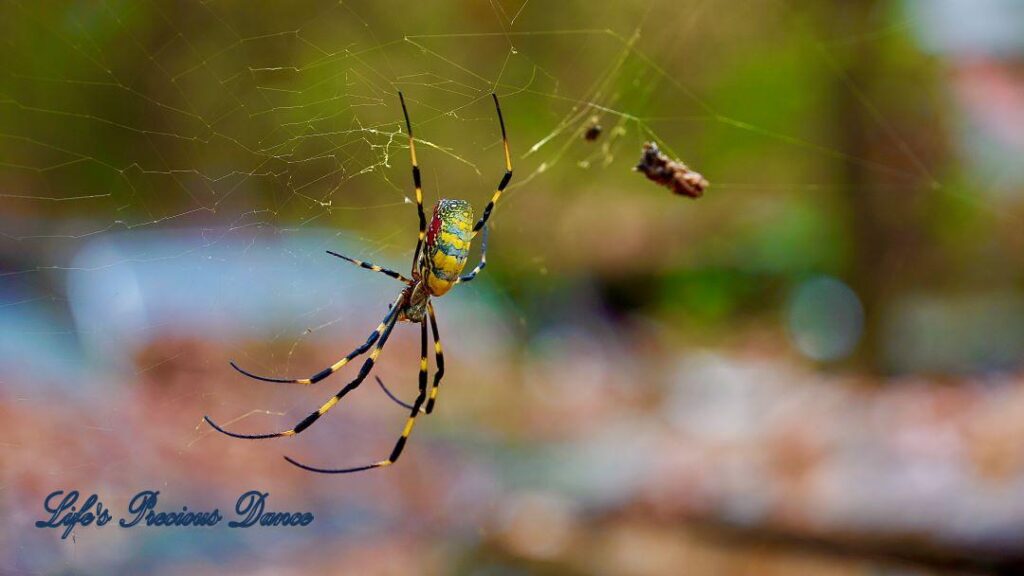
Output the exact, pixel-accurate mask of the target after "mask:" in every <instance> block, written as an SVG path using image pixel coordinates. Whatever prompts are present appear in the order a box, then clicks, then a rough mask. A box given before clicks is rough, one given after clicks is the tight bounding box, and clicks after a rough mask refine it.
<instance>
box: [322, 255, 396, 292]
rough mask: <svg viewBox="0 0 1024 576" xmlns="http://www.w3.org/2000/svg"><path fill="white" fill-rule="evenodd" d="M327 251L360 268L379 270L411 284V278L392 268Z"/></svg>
mask: <svg viewBox="0 0 1024 576" xmlns="http://www.w3.org/2000/svg"><path fill="white" fill-rule="evenodd" d="M327 253H328V254H330V255H331V256H337V257H338V258H341V259H342V260H346V261H348V262H351V263H353V264H355V265H356V266H359V267H360V268H366V269H367V270H373V271H374V272H380V273H381V274H384V275H385V276H390V277H392V278H394V279H395V280H398V281H399V282H403V283H405V284H412V280H409V279H408V278H406V277H405V276H402V275H401V274H399V273H398V272H395V271H394V270H389V269H387V268H384V267H381V266H377V265H376V264H371V263H370V262H363V261H362V260H356V259H355V258H349V257H348V256H345V255H344V254H338V253H337V252H331V251H330V250H328V251H327Z"/></svg>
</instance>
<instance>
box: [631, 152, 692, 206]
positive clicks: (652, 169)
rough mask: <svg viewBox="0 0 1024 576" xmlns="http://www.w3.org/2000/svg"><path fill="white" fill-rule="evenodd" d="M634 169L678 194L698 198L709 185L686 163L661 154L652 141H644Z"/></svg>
mask: <svg viewBox="0 0 1024 576" xmlns="http://www.w3.org/2000/svg"><path fill="white" fill-rule="evenodd" d="M635 170H636V171H637V172H642V173H643V175H644V176H646V177H647V179H648V180H650V181H652V182H657V183H658V184H661V185H662V186H664V187H666V188H668V189H669V190H671V191H672V192H674V193H676V194H678V195H680V196H688V197H690V198H700V197H701V196H703V195H704V190H706V189H707V187H708V185H709V182H708V181H707V180H706V179H705V178H704V177H703V176H701V175H700V174H699V173H698V172H694V171H693V170H691V169H690V168H688V167H687V166H686V164H683V163H682V162H680V161H679V160H672V159H670V158H669V157H668V156H665V155H664V154H662V152H661V150H659V149H658V145H657V144H655V143H654V142H645V143H644V149H643V156H641V157H640V163H639V164H637V165H636V168H635Z"/></svg>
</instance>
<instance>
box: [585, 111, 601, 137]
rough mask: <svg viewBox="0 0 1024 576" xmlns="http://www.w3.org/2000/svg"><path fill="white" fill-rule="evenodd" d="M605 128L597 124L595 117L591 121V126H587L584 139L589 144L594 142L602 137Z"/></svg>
mask: <svg viewBox="0 0 1024 576" xmlns="http://www.w3.org/2000/svg"><path fill="white" fill-rule="evenodd" d="M603 130H604V128H602V127H601V125H600V124H598V122H597V116H593V117H592V118H591V119H590V125H589V126H587V130H586V132H584V133H583V139H584V140H586V141H587V142H593V141H594V140H597V139H598V138H600V137H601V132H602V131H603Z"/></svg>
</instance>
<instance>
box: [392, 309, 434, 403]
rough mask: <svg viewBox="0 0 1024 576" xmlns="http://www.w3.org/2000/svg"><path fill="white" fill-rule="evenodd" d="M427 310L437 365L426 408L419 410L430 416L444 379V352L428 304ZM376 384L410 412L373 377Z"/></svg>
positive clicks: (432, 310)
mask: <svg viewBox="0 0 1024 576" xmlns="http://www.w3.org/2000/svg"><path fill="white" fill-rule="evenodd" d="M427 306H428V310H430V329H431V330H432V331H433V334H434V363H435V364H436V365H437V371H436V372H435V373H434V383H433V384H432V385H431V387H430V395H429V396H428V398H427V406H426V408H420V412H423V413H425V414H430V413H431V412H433V410H434V401H435V400H436V399H437V390H438V386H439V385H440V384H441V379H442V378H444V350H443V349H442V348H441V335H440V334H438V331H437V318H436V317H435V316H434V305H433V303H428V304H427ZM375 378H376V379H377V384H378V385H379V386H380V389H381V390H383V391H384V393H385V394H387V396H388V398H390V399H391V400H392V401H393V402H394V403H395V404H398V405H399V406H401V407H403V408H405V409H406V410H412V404H409V403H408V402H405V401H404V400H402V399H401V398H399V397H398V396H395V395H394V393H392V392H391V390H389V389H388V387H387V386H385V385H384V381H383V380H381V379H380V377H379V376H376V377H375Z"/></svg>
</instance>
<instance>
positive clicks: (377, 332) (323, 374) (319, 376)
mask: <svg viewBox="0 0 1024 576" xmlns="http://www.w3.org/2000/svg"><path fill="white" fill-rule="evenodd" d="M401 299H402V297H401V296H399V297H398V298H396V299H395V301H394V302H393V303H392V304H391V307H390V308H389V309H388V313H387V314H386V315H385V316H384V319H383V320H381V322H380V324H378V325H377V328H375V329H374V331H373V333H371V334H370V336H369V338H367V339H366V342H363V343H362V344H361V345H360V346H359V347H358V348H356V349H355V350H353V351H351V352H349V353H348V355H347V356H345V357H344V358H342V359H341V360H338V361H337V362H335V363H334V364H332V365H330V366H328V367H327V368H324V369H323V370H321V371H319V372H317V373H316V374H314V375H312V376H310V377H309V378H270V377H267V376H260V375H258V374H253V373H252V372H249V371H248V370H244V369H242V368H241V367H240V366H239V365H238V364H235V362H234V361H233V360H232V361H231V367H232V368H234V369H235V370H238V371H239V372H241V373H242V374H244V375H246V376H248V377H249V378H252V379H254V380H261V381H263V382H275V383H280V384H303V385H309V384H316V383H317V382H319V381H321V380H323V379H324V378H327V377H328V376H330V375H331V374H334V373H335V372H337V371H338V370H341V369H342V368H343V367H344V366H345V364H348V363H349V362H351V361H352V360H353V359H354V358H356V357H358V356H361V355H363V354H364V353H365V352H366V351H367V350H369V349H370V346H373V343H374V342H376V341H377V339H378V338H380V337H381V334H382V333H383V332H384V329H385V327H386V325H387V324H388V322H390V321H391V320H392V319H393V318H394V317H395V314H396V312H397V311H398V302H399V301H400V300H401Z"/></svg>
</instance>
